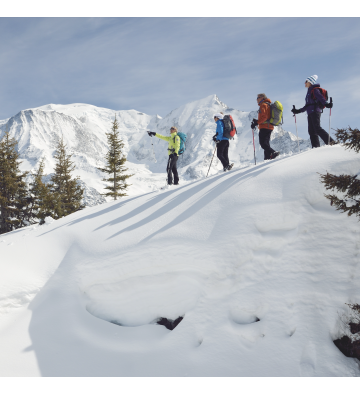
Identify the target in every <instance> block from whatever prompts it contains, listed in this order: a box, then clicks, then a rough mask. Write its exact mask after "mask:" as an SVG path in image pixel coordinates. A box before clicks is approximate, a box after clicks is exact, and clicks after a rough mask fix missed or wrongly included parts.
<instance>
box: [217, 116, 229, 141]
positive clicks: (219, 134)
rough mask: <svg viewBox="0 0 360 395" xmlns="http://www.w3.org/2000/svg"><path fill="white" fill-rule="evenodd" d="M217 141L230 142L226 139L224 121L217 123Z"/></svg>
mask: <svg viewBox="0 0 360 395" xmlns="http://www.w3.org/2000/svg"><path fill="white" fill-rule="evenodd" d="M216 140H218V141H222V140H229V139H228V138H227V137H224V121H223V120H222V119H219V120H218V121H216Z"/></svg>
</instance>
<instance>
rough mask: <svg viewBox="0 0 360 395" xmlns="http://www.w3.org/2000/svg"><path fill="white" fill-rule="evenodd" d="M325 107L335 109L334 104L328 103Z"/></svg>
mask: <svg viewBox="0 0 360 395" xmlns="http://www.w3.org/2000/svg"><path fill="white" fill-rule="evenodd" d="M325 107H326V108H333V103H332V102H330V103H326V104H325Z"/></svg>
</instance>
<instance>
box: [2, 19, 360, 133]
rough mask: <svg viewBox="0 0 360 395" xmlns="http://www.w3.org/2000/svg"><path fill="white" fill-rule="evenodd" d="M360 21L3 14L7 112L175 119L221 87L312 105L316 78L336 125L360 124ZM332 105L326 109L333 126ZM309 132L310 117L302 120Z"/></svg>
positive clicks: (238, 97) (232, 95) (248, 98)
mask: <svg viewBox="0 0 360 395" xmlns="http://www.w3.org/2000/svg"><path fill="white" fill-rule="evenodd" d="M359 22H360V19H359V18H0V37H1V41H0V50H1V52H0V53H1V57H0V65H1V69H0V70H1V73H0V86H1V88H2V89H1V95H0V119H5V118H8V117H11V116H12V115H15V114H16V113H17V112H19V111H20V110H22V109H26V108H32V107H38V106H41V105H44V104H49V103H60V104H69V103H89V104H93V105H96V106H101V107H106V108H111V109H114V110H126V109H133V108H134V109H136V110H139V111H142V112H145V113H147V114H156V113H157V114H159V115H161V116H165V115H166V114H167V113H169V112H170V111H171V110H173V109H174V108H177V107H179V106H181V105H183V104H185V103H188V102H191V101H194V100H197V99H201V98H204V97H206V96H208V95H211V94H214V93H216V94H217V95H218V97H219V98H220V100H222V101H223V102H224V103H226V104H227V105H228V106H230V107H233V108H236V109H239V110H242V111H251V110H257V108H258V107H257V104H256V100H255V99H256V95H257V93H260V92H264V93H266V94H267V95H268V97H269V98H270V99H272V100H279V101H281V102H282V103H283V104H284V106H285V123H284V129H286V130H290V131H292V132H294V133H295V124H294V119H293V117H292V114H291V113H290V109H291V108H292V105H293V104H295V105H296V107H298V108H299V107H302V106H303V105H304V98H305V94H306V89H305V88H304V81H305V79H306V77H308V76H310V75H313V74H317V75H318V76H319V80H318V82H319V83H320V84H321V86H323V87H324V88H326V89H328V91H329V95H330V96H332V97H333V100H334V108H333V110H332V119H331V126H332V128H337V127H339V128H340V127H346V126H348V125H350V126H352V127H358V128H359V127H360V122H359V121H360V119H359V111H358V110H357V109H358V106H359V101H360V73H359V66H360V62H359V60H360V51H359V48H360V46H359V42H360V23H359ZM328 114H329V110H325V111H324V114H323V116H322V124H323V127H324V128H325V129H326V130H327V129H328V126H329V115H328ZM297 119H298V127H299V135H300V136H302V137H306V138H307V137H308V135H307V122H306V115H304V114H302V115H299V116H298V117H297Z"/></svg>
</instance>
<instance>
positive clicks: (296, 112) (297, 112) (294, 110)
mask: <svg viewBox="0 0 360 395" xmlns="http://www.w3.org/2000/svg"><path fill="white" fill-rule="evenodd" d="M291 112H292V113H293V114H294V115H295V114H300V113H301V111H300V110H297V109H296V108H295V106H293V108H292V110H291Z"/></svg>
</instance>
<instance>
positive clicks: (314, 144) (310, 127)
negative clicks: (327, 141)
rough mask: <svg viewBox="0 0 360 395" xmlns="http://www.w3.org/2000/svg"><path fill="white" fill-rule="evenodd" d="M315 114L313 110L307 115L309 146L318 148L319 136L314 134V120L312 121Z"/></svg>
mask: <svg viewBox="0 0 360 395" xmlns="http://www.w3.org/2000/svg"><path fill="white" fill-rule="evenodd" d="M315 116H316V113H315V111H314V112H312V113H310V114H309V115H308V132H309V136H310V141H311V146H312V147H313V148H318V147H320V141H319V136H318V135H317V134H316V129H315V122H314V117H315Z"/></svg>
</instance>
